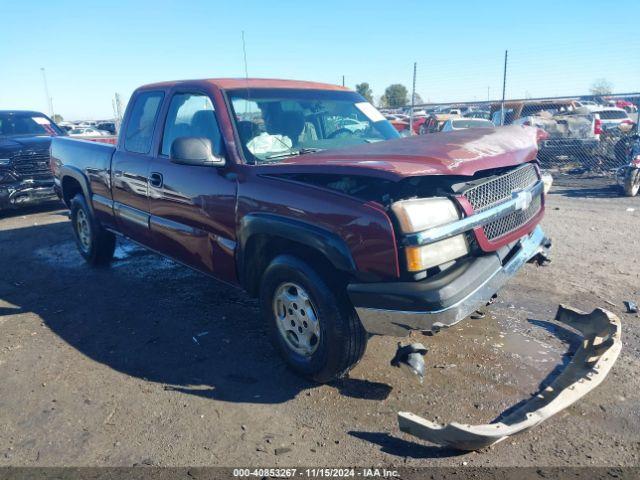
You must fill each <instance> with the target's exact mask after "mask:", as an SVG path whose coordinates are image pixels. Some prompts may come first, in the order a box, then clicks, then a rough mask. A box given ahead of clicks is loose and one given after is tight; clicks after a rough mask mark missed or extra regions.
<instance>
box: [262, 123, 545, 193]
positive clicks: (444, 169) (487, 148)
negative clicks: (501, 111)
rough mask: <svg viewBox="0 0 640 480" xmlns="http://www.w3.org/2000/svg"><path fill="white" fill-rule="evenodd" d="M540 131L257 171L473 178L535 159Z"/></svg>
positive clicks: (346, 154)
mask: <svg viewBox="0 0 640 480" xmlns="http://www.w3.org/2000/svg"><path fill="white" fill-rule="evenodd" d="M536 137H537V129H536V128H533V127H527V126H523V125H513V126H508V127H500V128H475V129H467V130H457V131H453V132H446V133H433V134H428V135H418V136H414V137H408V138H399V139H394V140H388V141H386V142H376V143H370V144H366V145H357V146H354V147H348V148H344V149H340V150H333V151H326V152H319V153H314V154H306V155H300V156H298V157H291V158H287V159H285V160H283V161H281V162H279V163H277V164H266V165H261V166H259V167H257V168H258V170H259V172H258V173H270V174H279V173H282V174H284V173H324V174H326V173H333V174H351V175H368V176H374V177H379V178H384V179H387V180H393V181H398V180H401V179H403V178H406V177H414V176H426V175H463V176H472V175H474V174H475V173H477V172H479V171H481V170H487V169H491V168H499V167H507V166H512V165H519V164H521V163H524V162H528V161H531V160H533V159H535V158H536V154H537V151H538V146H537V138H536Z"/></svg>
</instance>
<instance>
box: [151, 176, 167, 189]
mask: <svg viewBox="0 0 640 480" xmlns="http://www.w3.org/2000/svg"><path fill="white" fill-rule="evenodd" d="M163 184H164V181H163V179H162V174H161V173H158V172H151V175H149V185H151V186H152V187H155V188H162V185H163Z"/></svg>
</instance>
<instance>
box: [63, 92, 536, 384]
mask: <svg viewBox="0 0 640 480" xmlns="http://www.w3.org/2000/svg"><path fill="white" fill-rule="evenodd" d="M353 121H355V122H357V125H358V128H345V127H344V125H345V124H346V123H349V122H351V123H353ZM51 154H52V168H53V170H54V173H55V188H56V191H57V192H58V193H59V195H60V197H61V198H62V199H63V200H64V202H65V203H66V204H67V205H68V206H69V208H70V210H71V223H72V226H73V230H74V232H75V238H76V241H77V246H78V248H79V250H80V253H81V254H82V255H83V256H84V258H85V259H86V260H87V261H88V262H89V263H90V264H92V265H104V264H108V263H109V262H110V260H111V258H112V255H113V252H114V245H115V235H123V236H125V237H128V238H130V239H131V240H133V241H135V242H137V243H139V244H141V245H143V246H145V247H147V248H149V249H151V250H154V251H156V252H159V253H161V254H163V255H166V256H168V257H171V258H173V259H174V260H176V261H178V262H181V263H183V264H185V265H187V266H189V267H192V268H194V269H196V270H199V271H201V272H204V273H206V274H209V275H211V276H213V277H216V278H218V279H220V280H222V281H225V282H227V283H230V284H233V285H237V286H240V287H242V288H244V289H245V290H246V291H247V292H248V293H249V294H250V295H253V296H256V297H258V298H259V301H260V306H261V310H262V314H263V315H264V320H265V322H267V324H268V325H269V328H270V331H271V333H272V336H273V340H274V343H275V345H276V347H277V349H278V350H279V351H280V353H281V354H282V356H283V357H284V359H285V360H286V362H287V363H288V364H289V365H290V366H291V367H292V368H293V369H294V370H295V371H297V372H299V373H300V374H302V375H305V376H307V377H310V378H312V379H314V380H316V381H319V382H326V381H330V380H332V379H334V378H337V377H339V376H341V375H343V374H344V373H346V372H347V371H348V370H349V369H350V368H352V367H353V366H354V365H355V364H356V363H357V362H358V361H359V359H360V358H361V357H362V355H363V353H364V350H365V346H366V343H367V339H368V337H369V335H371V334H383V335H384V334H388V335H397V336H404V335H406V334H407V333H408V332H409V331H410V330H415V329H417V330H422V331H429V330H437V329H439V328H442V327H446V326H449V325H452V324H454V323H456V322H458V321H460V320H462V319H463V318H465V317H467V316H468V315H469V314H471V313H472V312H474V311H475V310H476V309H478V308H479V307H482V306H484V305H486V304H487V303H488V302H490V301H491V300H492V298H493V297H494V296H495V294H496V292H497V291H498V290H499V289H500V287H501V286H502V285H503V284H504V283H505V282H506V281H507V280H508V279H509V278H510V277H511V276H513V275H514V274H515V273H516V272H517V271H518V270H519V269H520V268H521V267H522V266H523V264H524V263H525V262H527V261H529V260H530V259H531V258H532V257H534V256H535V255H536V254H538V253H539V252H541V251H542V250H544V249H545V246H546V239H545V236H544V234H543V232H542V230H541V228H540V227H539V226H538V223H539V221H540V219H541V217H542V215H543V211H544V193H543V183H542V181H541V179H540V172H539V170H538V165H537V163H536V129H534V128H531V127H526V126H511V127H504V128H499V129H470V130H461V131H455V132H451V133H436V134H433V135H427V136H417V137H412V138H398V133H397V132H396V131H395V130H394V128H393V127H392V126H391V125H390V124H389V122H388V121H387V120H386V119H385V118H384V117H383V116H382V115H381V114H380V113H379V112H378V111H377V110H376V109H375V108H374V107H373V106H372V105H371V104H369V103H368V102H366V101H365V100H364V99H363V98H362V97H361V96H360V95H358V94H356V93H354V92H352V91H349V90H347V89H345V88H342V87H336V86H331V85H325V84H318V83H309V82H296V81H284V80H263V79H240V80H236V79H215V80H201V81H180V82H168V83H157V84H153V85H147V86H144V87H141V88H139V89H138V90H136V91H135V92H134V94H133V96H132V98H131V101H130V102H129V105H128V108H127V111H126V114H125V118H124V122H123V125H122V129H121V133H120V136H119V138H118V141H117V145H115V146H112V145H105V144H98V143H90V142H86V141H82V140H76V139H70V138H64V137H56V138H54V139H53V142H52V146H51Z"/></svg>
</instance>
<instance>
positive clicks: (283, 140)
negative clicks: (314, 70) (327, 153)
mask: <svg viewBox="0 0 640 480" xmlns="http://www.w3.org/2000/svg"><path fill="white" fill-rule="evenodd" d="M229 97H230V100H231V107H232V110H233V112H232V113H233V116H234V121H235V124H236V129H237V131H238V135H239V137H240V141H241V143H242V148H243V150H244V153H245V156H246V157H247V160H248V161H250V162H252V163H265V162H277V161H278V160H282V159H284V158H287V157H290V156H292V155H299V154H302V153H309V152H315V151H321V150H335V149H339V148H345V147H348V146H351V145H359V144H362V143H371V142H379V141H382V140H389V139H391V138H398V137H399V135H398V132H397V131H396V130H395V129H394V128H393V126H391V124H390V123H389V122H388V121H387V120H386V119H385V118H384V117H383V116H382V114H381V113H380V112H378V110H376V109H375V107H374V106H373V105H371V104H370V103H368V102H367V101H365V100H364V99H363V98H362V97H361V96H360V95H358V94H356V93H353V92H346V91H331V90H288V89H287V90H285V89H274V90H270V89H248V90H247V89H245V90H236V91H231V92H230V93H229Z"/></svg>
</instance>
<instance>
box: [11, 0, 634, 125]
mask: <svg viewBox="0 0 640 480" xmlns="http://www.w3.org/2000/svg"><path fill="white" fill-rule="evenodd" d="M269 3H271V4H272V5H269ZM609 5H610V6H609ZM0 11H1V12H2V17H1V18H2V28H1V29H0V109H3V108H23V109H35V110H42V111H45V112H46V111H47V104H46V99H45V94H44V89H43V84H42V76H41V72H40V67H45V68H46V72H47V77H48V82H49V90H50V94H51V96H52V97H53V104H54V109H55V111H56V112H57V113H60V114H62V115H63V116H64V117H65V118H67V119H93V118H104V117H111V116H112V111H113V110H112V104H111V100H112V98H113V95H114V93H115V92H119V93H120V94H121V95H122V97H123V98H124V101H125V103H126V100H127V99H128V98H129V95H130V94H131V92H132V91H133V89H135V88H136V87H137V86H139V85H141V84H144V83H149V82H155V81H161V80H171V79H181V78H205V77H224V76H232V77H237V76H244V66H243V59H242V58H243V57H242V43H241V31H242V30H244V31H245V36H246V41H247V59H248V69H249V75H250V76H255V77H275V78H294V79H305V80H315V81H323V82H329V83H340V82H341V79H342V75H345V78H346V85H347V86H350V87H353V86H354V85H355V84H356V83H359V82H362V81H367V82H369V83H370V85H371V86H372V88H373V91H374V95H375V96H376V97H377V96H379V95H380V94H382V93H383V91H384V88H385V87H386V86H388V85H389V84H391V83H403V84H405V85H406V86H407V87H409V86H410V84H411V75H412V68H413V62H414V61H416V62H418V75H417V88H416V91H417V92H418V93H419V94H420V95H421V96H422V98H423V99H425V100H431V101H442V102H445V101H446V102H451V101H456V100H457V101H462V100H474V99H476V100H485V99H486V98H487V88H489V89H490V95H491V97H492V98H497V97H499V95H500V92H501V88H502V62H503V54H504V50H505V49H509V57H510V64H509V78H508V82H507V96H508V97H525V96H546V95H570V94H581V93H587V92H588V89H589V86H590V85H591V84H592V83H593V81H594V80H595V79H597V78H600V77H605V78H606V79H608V80H609V81H610V82H611V83H612V84H613V86H614V89H615V90H616V91H638V90H640V2H639V1H638V0H618V1H616V2H611V3H608V2H602V1H591V0H589V1H587V0H583V1H574V0H563V1H559V0H555V1H548V0H535V1H530V2H526V1H494V2H491V1H478V2H474V1H470V0H469V1H465V0H458V1H438V2H434V1H430V2H427V1H424V0H423V1H406V2H390V1H389V0H386V1H380V2H378V1H374V0H371V1H368V2H361V1H357V0H351V1H345V0H341V1H334V0H322V1H301V0H298V1H288V0H287V1H281V2H265V1H255V2H254V1H242V0H237V1H233V2H229V1H221V2H214V1H188V0H184V1H164V0H152V1H135V0H130V1H121V0H108V1H99V2H95V1H89V2H87V1H84V2H76V1H66V0H57V1H55V2H40V1H35V0H32V1H29V0H21V1H14V0H0Z"/></svg>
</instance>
